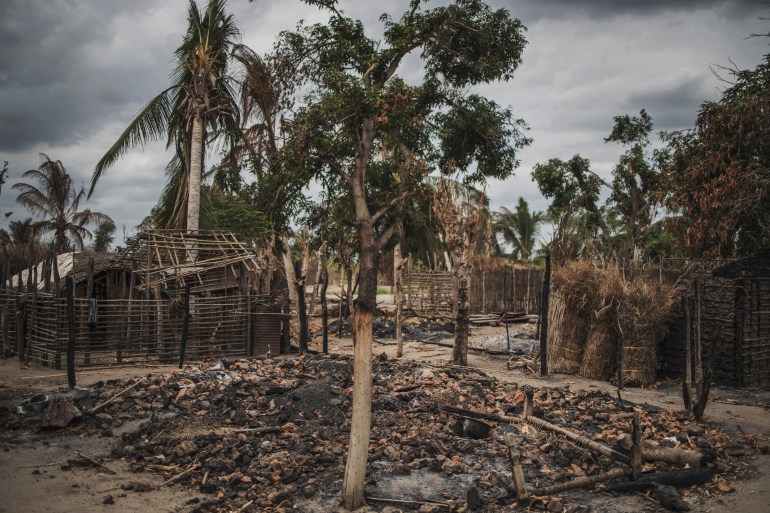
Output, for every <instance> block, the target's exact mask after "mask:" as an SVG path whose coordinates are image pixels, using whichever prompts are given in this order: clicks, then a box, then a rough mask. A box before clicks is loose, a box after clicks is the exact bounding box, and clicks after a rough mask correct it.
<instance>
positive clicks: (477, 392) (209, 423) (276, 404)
mask: <svg viewBox="0 0 770 513" xmlns="http://www.w3.org/2000/svg"><path fill="white" fill-rule="evenodd" d="M352 370H353V367H352V360H351V359H350V358H349V357H347V356H339V355H330V356H309V357H302V358H298V357H291V358H280V359H272V360H245V359H244V360H233V361H225V362H219V363H218V364H217V365H214V366H202V367H188V368H186V369H184V370H180V371H177V372H174V373H172V374H168V375H148V376H146V377H144V378H141V379H140V380H134V381H124V380H115V381H108V382H104V383H100V384H98V385H97V386H96V387H95V389H94V392H95V393H94V396H93V397H91V398H89V399H85V400H82V401H80V403H79V406H80V407H81V409H83V410H84V411H85V412H86V414H85V415H84V420H83V422H81V423H80V424H79V425H77V426H79V427H77V426H76V427H75V428H71V429H81V430H85V431H91V432H93V433H96V432H98V433H100V434H102V435H111V434H112V431H113V430H117V428H119V427H120V426H122V425H123V424H125V423H129V422H130V423H136V424H137V425H136V427H132V429H130V430H128V432H126V433H124V434H123V435H122V436H121V437H120V438H118V439H116V444H115V448H114V450H113V452H112V457H113V458H116V459H118V458H123V459H125V460H126V461H128V462H129V463H130V464H131V469H132V470H133V471H135V472H156V473H159V474H162V475H163V476H164V478H165V479H167V480H169V481H174V482H177V483H181V484H182V485H184V486H187V487H192V488H194V489H195V490H197V491H199V492H200V499H199V500H195V501H193V502H194V503H193V504H190V505H189V508H190V511H193V512H222V511H246V512H249V511H264V512H289V511H302V512H314V511H331V510H333V509H334V507H336V505H337V504H338V502H339V498H340V491H341V488H342V476H343V470H344V465H345V452H346V447H347V443H348V437H349V424H350V419H349V412H350V399H349V393H350V388H351V387H352V374H353V372H352ZM373 371H374V373H373V404H372V410H373V421H372V436H371V445H370V454H369V467H368V468H369V472H368V481H367V498H368V501H369V503H370V504H372V505H374V506H375V507H379V508H387V507H391V508H392V507H393V506H394V505H397V506H398V507H399V508H403V509H405V510H420V511H423V512H430V511H435V512H442V511H452V512H464V511H468V510H474V511H490V512H491V511H501V510H502V509H503V508H509V507H512V506H513V505H514V503H515V502H516V500H515V495H514V489H513V486H512V482H511V467H510V463H509V461H508V459H507V449H506V446H505V443H504V441H505V437H506V435H508V434H511V433H512V434H513V435H515V437H516V439H517V441H518V448H519V451H520V452H521V453H522V464H523V469H524V473H525V478H526V482H527V483H528V485H530V486H533V487H544V486H548V485H551V484H554V483H559V482H564V481H567V480H570V479H573V478H575V477H579V476H585V475H592V474H596V473H599V472H605V471H607V470H609V469H612V468H615V467H616V466H617V464H616V463H614V462H613V461H612V460H610V459H609V458H606V457H604V456H597V455H596V454H592V453H590V452H588V451H585V450H583V449H581V448H580V447H578V446H576V445H574V444H572V443H570V442H568V441H566V440H564V439H561V438H558V437H556V436H554V435H553V434H550V433H548V432H546V431H540V430H537V429H535V428H533V427H532V426H526V425H514V424H510V423H503V422H499V423H494V422H490V421H484V422H478V421H473V422H471V419H469V418H463V417H458V416H457V415H453V414H450V413H447V412H446V411H444V408H446V407H462V408H463V409H468V410H473V411H477V412H480V413H482V414H483V413H487V414H491V415H496V414H500V415H518V414H519V412H520V410H521V408H522V405H523V403H524V400H525V392H527V391H526V390H524V389H521V388H519V387H518V386H517V385H515V384H503V383H501V382H499V381H498V380H496V379H495V378H493V377H490V376H488V375H486V374H485V373H483V372H482V371H478V370H476V369H472V368H458V367H431V366H426V365H425V364H418V363H413V362H405V361H396V360H391V359H388V358H387V357H386V356H385V355H384V354H383V355H381V356H379V357H376V358H375V363H374V369H373ZM126 389H128V390H126ZM120 392H123V393H122V394H120V395H118V394H119V393H120ZM116 396H117V397H116ZM534 410H535V411H534V415H535V416H536V417H542V418H544V419H547V420H548V421H549V422H552V423H554V424H559V425H561V426H564V427H566V428H569V429H571V430H573V431H576V432H579V433H581V434H582V435H584V436H586V437H588V438H591V439H592V440H597V441H601V442H602V443H605V444H607V445H610V446H615V447H619V446H620V445H622V443H623V441H624V435H625V434H626V433H628V431H629V426H630V419H629V415H628V414H627V413H626V414H624V411H632V410H633V411H635V412H638V413H639V414H640V416H641V421H642V422H641V424H642V438H643V441H644V443H645V444H647V445H648V446H652V447H656V446H672V445H676V446H678V447H681V448H685V449H693V450H697V451H699V452H700V453H702V454H703V455H704V460H703V465H704V467H706V468H710V469H712V470H713V471H714V472H716V473H719V472H724V471H725V470H729V469H730V465H731V460H732V458H731V456H730V455H729V453H730V451H729V450H727V451H726V450H725V449H726V448H728V449H729V448H730V447H734V446H735V444H734V442H733V441H732V440H731V439H730V438H729V437H728V436H727V435H725V434H724V433H723V432H721V431H719V430H718V429H715V428H711V427H707V428H704V427H702V426H700V425H696V424H694V423H692V424H691V423H690V421H689V419H690V417H689V415H688V414H687V413H686V412H680V413H677V412H669V411H664V410H660V409H658V408H655V407H652V406H649V405H632V404H629V403H627V402H619V401H618V399H617V398H614V397H612V396H609V395H607V394H604V393H601V392H580V391H578V392H573V391H570V390H569V389H568V388H540V389H537V390H535V391H534ZM137 419H144V420H142V421H141V422H137ZM124 427H125V426H124ZM489 428H491V429H489ZM669 468H670V467H669V465H668V464H666V463H648V464H646V465H645V470H653V469H654V470H659V471H662V470H667V469H669ZM716 479H717V481H715V483H714V484H711V485H709V486H711V487H712V488H713V487H715V486H716V482H718V481H719V477H717V478H716ZM720 485H722V486H724V483H720ZM595 495H596V494H595V493H592V492H590V491H582V492H581V491H573V492H569V493H568V494H565V495H563V497H567V498H568V499H567V501H566V502H561V501H560V500H558V499H552V498H548V497H545V498H544V497H537V498H533V501H535V502H536V501H540V502H541V505H545V504H547V508H548V510H549V511H561V510H562V508H567V509H569V510H571V511H602V507H601V506H597V505H595V504H594V505H592V504H591V497H592V496H595ZM386 499H389V500H386ZM523 505H524V504H522V506H523ZM391 511H398V510H395V509H391ZM608 511H609V510H608Z"/></svg>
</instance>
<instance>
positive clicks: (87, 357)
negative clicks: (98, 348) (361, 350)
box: [83, 258, 94, 365]
mask: <svg viewBox="0 0 770 513" xmlns="http://www.w3.org/2000/svg"><path fill="white" fill-rule="evenodd" d="M86 298H87V299H88V308H89V309H90V308H93V307H94V305H93V304H92V301H93V300H94V259H93V258H89V259H88V281H87V282H86ZM89 317H90V316H89ZM89 342H90V340H89ZM84 349H85V351H84V353H83V359H84V361H85V364H86V365H90V364H91V351H90V350H89V347H88V345H86V347H85V348H84Z"/></svg>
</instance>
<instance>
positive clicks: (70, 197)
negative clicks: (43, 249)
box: [9, 153, 111, 253]
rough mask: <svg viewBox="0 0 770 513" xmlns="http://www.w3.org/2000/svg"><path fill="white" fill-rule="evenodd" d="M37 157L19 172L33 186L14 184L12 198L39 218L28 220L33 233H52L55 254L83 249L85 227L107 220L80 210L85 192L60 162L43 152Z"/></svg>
mask: <svg viewBox="0 0 770 513" xmlns="http://www.w3.org/2000/svg"><path fill="white" fill-rule="evenodd" d="M40 156H41V157H42V158H43V163H42V164H40V167H38V168H37V169H30V170H29V171H27V172H26V173H24V175H22V176H23V177H24V178H26V179H29V180H30V181H31V182H33V183H34V182H37V185H34V184H33V183H25V182H19V183H17V184H15V185H14V186H13V188H14V189H16V190H18V191H20V194H19V195H18V196H17V197H16V201H18V202H19V203H20V204H21V205H22V206H24V207H26V208H27V209H28V210H29V211H30V212H31V213H32V214H33V215H35V216H38V217H42V218H43V219H42V220H40V221H35V222H32V223H31V228H32V229H33V230H34V234H35V235H38V234H39V235H43V234H45V233H52V234H53V239H52V242H53V245H54V249H55V250H56V252H57V253H61V252H64V251H68V250H70V249H73V248H79V249H83V241H84V239H88V238H90V237H91V232H90V231H88V228H86V226H87V225H88V224H90V223H93V222H104V221H107V220H110V221H111V219H110V218H109V216H107V215H105V214H102V213H101V212H92V211H91V210H89V209H86V210H80V201H81V200H82V199H83V197H84V196H85V194H86V191H85V189H84V188H83V186H81V187H80V189H78V188H77V187H75V184H74V183H73V181H72V177H71V176H70V175H69V173H67V170H66V169H65V167H64V165H63V164H62V163H61V161H58V160H56V161H53V160H51V159H50V158H48V155H45V154H43V153H41V154H40ZM9 227H10V226H9Z"/></svg>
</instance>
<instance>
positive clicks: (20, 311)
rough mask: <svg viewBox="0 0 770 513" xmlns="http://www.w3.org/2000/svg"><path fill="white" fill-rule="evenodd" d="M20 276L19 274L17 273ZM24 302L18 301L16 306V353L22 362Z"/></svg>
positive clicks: (25, 319)
mask: <svg viewBox="0 0 770 513" xmlns="http://www.w3.org/2000/svg"><path fill="white" fill-rule="evenodd" d="M19 277H21V275H19ZM26 312H27V308H26V302H24V301H19V303H18V305H17V307H16V354H17V355H18V357H19V361H20V362H24V331H25V327H26V324H27V316H26Z"/></svg>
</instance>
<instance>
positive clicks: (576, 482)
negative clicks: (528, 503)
mask: <svg viewBox="0 0 770 513" xmlns="http://www.w3.org/2000/svg"><path fill="white" fill-rule="evenodd" d="M631 473H632V471H631V469H630V468H628V467H626V468H613V469H612V470H608V471H607V472H602V473H601V474H596V475H595V476H586V477H578V478H576V479H573V480H571V481H567V482H565V483H558V484H555V485H551V486H546V487H545V488H538V489H537V490H533V491H532V495H553V494H555V493H560V492H566V491H567V490H574V489H576V488H587V487H589V486H593V485H595V484H598V483H603V482H604V481H609V480H610V479H617V478H619V477H624V476H628V475H631Z"/></svg>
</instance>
